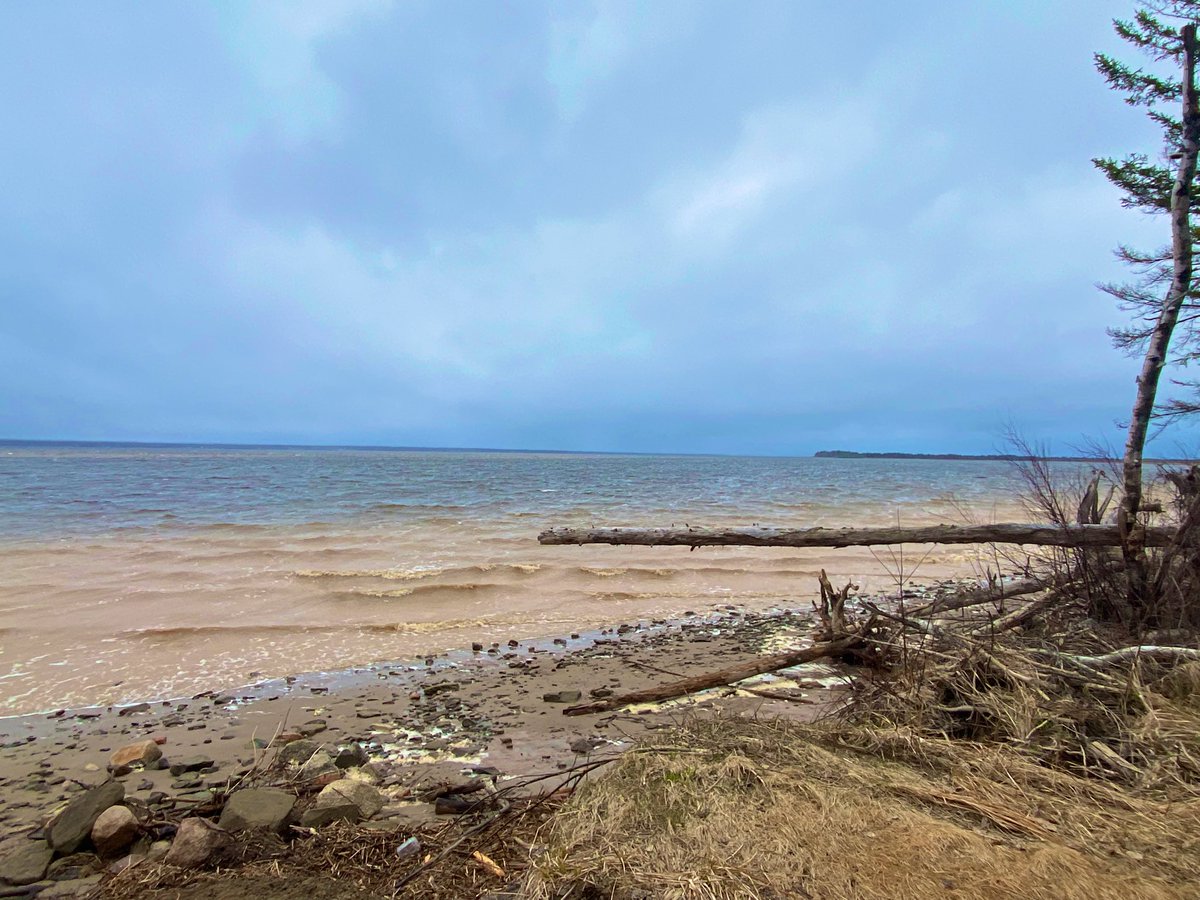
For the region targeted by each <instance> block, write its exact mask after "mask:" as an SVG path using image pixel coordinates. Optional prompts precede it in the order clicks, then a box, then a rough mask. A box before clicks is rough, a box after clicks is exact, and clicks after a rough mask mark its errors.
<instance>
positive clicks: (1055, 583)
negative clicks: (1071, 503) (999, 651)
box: [905, 560, 1123, 616]
mask: <svg viewBox="0 0 1200 900" xmlns="http://www.w3.org/2000/svg"><path fill="white" fill-rule="evenodd" d="M1122 566H1123V563H1121V562H1120V561H1118V560H1110V561H1108V562H1104V563H1101V564H1099V565H1097V566H1096V567H1095V570H1094V571H1087V570H1083V569H1076V570H1074V571H1071V572H1068V573H1065V574H1059V575H1051V576H1047V577H1045V578H1024V579H1022V580H1020V581H1010V582H1009V583H1008V584H1004V585H1001V586H996V585H989V586H987V587H981V588H976V589H974V590H970V591H964V592H963V593H961V594H956V595H955V596H952V597H944V598H942V599H939V600H932V601H930V602H928V603H923V604H921V605H920V606H910V607H908V608H907V609H906V610H905V611H906V612H907V613H908V615H910V616H923V615H940V614H942V613H947V612H953V611H954V610H958V609H967V608H968V607H971V606H982V605H983V604H985V603H999V602H1000V601H1002V600H1011V599H1012V598H1013V597H1024V596H1025V595H1027V594H1035V593H1037V592H1038V591H1044V590H1048V589H1050V588H1056V589H1059V590H1060V591H1061V590H1065V589H1069V588H1071V586H1072V585H1073V584H1076V583H1083V582H1085V581H1086V579H1087V578H1104V577H1107V576H1108V575H1111V574H1113V573H1114V572H1119V571H1120V570H1121V568H1122Z"/></svg>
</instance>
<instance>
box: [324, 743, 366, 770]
mask: <svg viewBox="0 0 1200 900" xmlns="http://www.w3.org/2000/svg"><path fill="white" fill-rule="evenodd" d="M370 761H371V757H370V756H368V755H367V751H366V750H364V749H363V746H362V744H349V745H347V746H345V747H339V748H338V751H337V755H336V756H334V758H333V764H334V765H335V766H337V767H338V768H339V769H354V768H357V767H359V766H365V765H366V764H367V763H369V762H370Z"/></svg>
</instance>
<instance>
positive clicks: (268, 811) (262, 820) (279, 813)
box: [219, 788, 296, 834]
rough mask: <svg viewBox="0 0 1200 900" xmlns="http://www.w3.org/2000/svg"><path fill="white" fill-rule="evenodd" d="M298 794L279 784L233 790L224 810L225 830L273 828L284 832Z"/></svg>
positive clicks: (222, 825)
mask: <svg viewBox="0 0 1200 900" xmlns="http://www.w3.org/2000/svg"><path fill="white" fill-rule="evenodd" d="M295 804H296V798H295V796H293V795H292V794H290V793H288V792H287V791H282V790H279V789H278V788H249V789H247V790H243V791H236V792H234V793H233V794H232V795H231V796H230V798H229V801H228V802H227V803H226V804H225V809H224V810H222V812H221V820H220V823H219V824H220V826H221V827H222V828H224V829H225V830H226V831H258V830H266V831H273V832H275V833H276V834H283V832H284V830H285V829H286V828H287V824H288V817H289V816H290V815H291V812H292V807H293V806H295Z"/></svg>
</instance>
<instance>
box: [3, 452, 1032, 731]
mask: <svg viewBox="0 0 1200 900" xmlns="http://www.w3.org/2000/svg"><path fill="white" fill-rule="evenodd" d="M1015 487H1016V483H1015V475H1014V472H1013V470H1012V469H1011V467H1010V466H1009V465H1007V464H1005V463H998V462H982V461H981V462H966V461H945V462H943V461H924V460H838V459H813V458H738V457H691V456H620V455H599V454H597V455H585V454H578V455H576V454H548V453H502V452H460V451H405V450H354V449H344V450H343V449H310V448H299V449H291V448H263V449H231V448H213V447H144V446H80V445H18V444H7V445H0V714H12V713H19V712H28V711H32V710H39V709H48V708H54V707H59V706H66V705H82V704H89V703H111V702H120V701H125V700H133V699H142V698H145V697H152V696H167V695H171V696H177V695H180V694H186V693H191V692H194V691H195V690H197V689H200V688H201V687H206V688H207V687H214V686H234V685H238V684H242V683H245V682H247V681H249V680H253V679H254V678H257V677H260V676H273V675H281V674H286V673H289V672H298V671H311V670H329V669H333V668H341V667H345V666H349V665H353V664H357V663H367V662H372V661H378V660H387V659H410V658H413V657H417V656H421V655H424V654H425V653H430V652H435V651H439V650H442V649H446V648H450V647H461V646H464V645H468V644H470V643H471V642H472V641H491V640H507V639H509V638H511V637H527V636H533V635H545V634H557V633H563V632H568V631H571V630H573V629H580V628H585V627H593V626H597V625H602V624H611V623H615V622H621V621H630V620H637V619H647V618H653V617H660V618H665V617H671V616H675V615H679V614H682V613H683V612H685V611H687V610H692V609H695V610H697V611H700V610H707V609H711V608H713V607H714V606H715V605H721V604H731V603H735V604H741V605H744V606H746V607H748V608H752V609H766V608H770V607H775V606H787V605H795V604H796V603H798V602H805V603H807V598H808V597H809V596H810V594H811V592H812V587H813V585H814V584H815V582H814V580H813V576H814V574H815V572H816V571H817V570H818V569H819V568H821V567H825V568H827V569H829V571H830V574H831V576H832V577H834V578H835V579H836V578H847V577H852V578H854V579H855V580H856V581H857V582H858V583H859V584H861V585H862V586H863V587H864V589H881V590H882V589H886V588H887V587H888V586H889V585H892V584H893V582H894V579H895V577H896V575H897V573H899V572H900V571H903V572H904V575H905V576H906V577H907V576H909V575H910V574H911V573H910V571H909V570H910V569H912V568H913V566H914V565H915V564H916V562H917V560H921V558H922V556H923V554H924V552H925V551H924V550H921V551H919V552H918V553H916V554H915V555H914V554H913V553H912V552H910V553H909V554H908V556H907V557H906V558H905V559H904V560H900V559H899V558H898V557H897V556H895V555H894V554H892V553H890V552H889V551H886V550H885V551H882V553H879V554H878V555H877V554H873V553H872V552H871V551H870V550H866V549H850V548H848V549H844V550H822V551H804V552H801V551H794V550H786V549H739V548H724V549H717V548H714V549H705V550H697V551H695V552H689V551H688V550H687V549H685V548H644V547H641V548H637V547H542V546H540V545H539V544H538V543H537V534H538V532H539V531H541V530H542V529H544V528H547V527H550V526H554V525H669V524H684V523H687V524H691V525H697V524H704V525H727V526H733V525H749V524H753V523H758V524H764V525H791V526H815V525H852V524H859V525H865V524H881V523H894V522H896V521H900V522H903V523H906V524H921V523H933V522H956V521H963V520H964V519H972V520H975V521H988V520H1000V519H1009V520H1012V519H1014V518H1015V519H1021V518H1024V517H1023V516H1022V515H1021V513H1020V512H1019V511H1017V510H1015V509H1014V506H1013V501H1012V497H1013V494H1014V490H1015ZM973 553H974V551H973V550H971V549H969V548H952V547H951V548H935V549H934V550H933V551H932V552H931V553H930V554H929V556H928V557H927V558H924V559H923V560H922V561H921V563H920V568H919V570H918V572H917V577H918V578H922V577H923V578H934V577H941V576H946V575H950V574H958V573H963V572H970V571H971V570H972V566H973V564H974V563H975V559H974V556H973ZM985 564H986V563H985Z"/></svg>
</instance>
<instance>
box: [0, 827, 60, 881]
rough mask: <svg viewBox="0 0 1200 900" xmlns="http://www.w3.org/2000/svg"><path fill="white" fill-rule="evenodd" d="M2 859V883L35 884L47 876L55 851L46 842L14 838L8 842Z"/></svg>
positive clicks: (0, 859) (0, 865)
mask: <svg viewBox="0 0 1200 900" xmlns="http://www.w3.org/2000/svg"><path fill="white" fill-rule="evenodd" d="M0 849H2V850H3V852H4V856H3V857H0V881H3V882H5V883H7V884H33V883H34V882H35V881H41V880H42V879H43V878H44V877H45V876H46V867H47V866H49V865H50V860H51V859H53V858H54V851H53V850H51V849H50V845H49V844H47V843H46V842H45V841H30V840H26V839H25V838H20V837H18V838H13V839H12V840H10V841H6V842H5V844H4V846H3V848H0Z"/></svg>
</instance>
